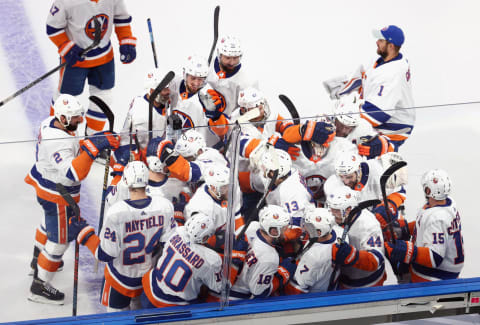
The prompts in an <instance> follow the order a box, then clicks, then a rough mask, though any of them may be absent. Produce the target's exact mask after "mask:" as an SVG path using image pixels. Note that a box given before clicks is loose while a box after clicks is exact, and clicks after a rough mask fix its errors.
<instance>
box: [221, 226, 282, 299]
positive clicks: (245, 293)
mask: <svg viewBox="0 0 480 325" xmlns="http://www.w3.org/2000/svg"><path fill="white" fill-rule="evenodd" d="M259 229H260V223H259V222H257V221H252V222H251V223H250V225H249V227H248V229H247V231H246V232H245V234H246V235H247V238H248V242H249V248H248V252H247V256H246V257H245V262H244V264H243V268H242V271H241V273H240V274H239V275H238V277H237V281H236V282H235V284H234V285H233V286H232V288H231V290H230V299H232V300H238V299H249V298H255V297H268V296H270V294H271V293H272V289H273V278H274V276H275V273H276V272H277V269H278V265H279V256H278V253H277V251H276V250H275V248H274V247H273V246H272V245H270V244H269V243H267V242H266V241H265V239H264V238H263V237H262V235H261V234H260V230H259Z"/></svg>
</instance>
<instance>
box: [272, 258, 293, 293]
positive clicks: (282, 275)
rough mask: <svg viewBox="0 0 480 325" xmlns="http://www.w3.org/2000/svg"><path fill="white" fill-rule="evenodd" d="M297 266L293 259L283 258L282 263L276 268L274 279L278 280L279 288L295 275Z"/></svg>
mask: <svg viewBox="0 0 480 325" xmlns="http://www.w3.org/2000/svg"><path fill="white" fill-rule="evenodd" d="M296 270H297V264H296V263H295V259H294V258H293V257H287V258H284V259H283V261H282V263H280V265H279V266H278V269H277V273H275V277H276V278H277V279H278V280H279V284H280V288H282V287H284V286H285V285H286V284H287V283H288V280H290V278H291V277H292V276H293V275H294V274H295V271H296Z"/></svg>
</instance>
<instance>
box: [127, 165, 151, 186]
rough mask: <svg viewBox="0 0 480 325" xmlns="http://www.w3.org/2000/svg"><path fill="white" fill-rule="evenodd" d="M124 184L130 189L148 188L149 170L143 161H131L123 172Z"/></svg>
mask: <svg viewBox="0 0 480 325" xmlns="http://www.w3.org/2000/svg"><path fill="white" fill-rule="evenodd" d="M123 182H124V183H125V184H126V185H127V187H128V188H141V187H146V186H147V184H148V168H147V166H145V164H144V163H143V162H141V161H131V162H129V163H128V164H127V166H125V169H124V170H123Z"/></svg>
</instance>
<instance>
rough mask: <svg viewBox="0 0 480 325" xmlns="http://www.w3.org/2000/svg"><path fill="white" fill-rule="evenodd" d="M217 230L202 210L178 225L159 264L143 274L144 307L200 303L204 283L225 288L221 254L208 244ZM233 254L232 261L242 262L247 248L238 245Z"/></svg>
mask: <svg viewBox="0 0 480 325" xmlns="http://www.w3.org/2000/svg"><path fill="white" fill-rule="evenodd" d="M214 231H215V226H214V222H213V220H212V218H210V217H209V216H206V215H205V214H203V213H201V212H199V213H197V214H195V215H194V216H193V217H192V218H190V219H189V220H187V222H186V223H185V226H184V227H177V228H176V230H175V232H174V233H173V234H172V235H171V236H170V238H168V240H167V242H166V245H165V247H164V248H163V253H162V256H161V257H160V259H159V260H158V262H157V266H156V267H155V268H153V269H152V270H150V271H149V272H147V273H146V274H145V275H144V277H143V280H142V283H143V289H144V292H145V293H144V295H142V306H143V307H144V308H155V307H157V308H158V307H169V306H184V305H188V304H192V303H195V302H199V299H198V295H199V293H200V289H201V287H202V285H205V286H207V287H208V289H210V290H212V291H214V292H217V293H219V292H220V291H221V289H222V260H221V258H220V255H219V254H217V253H216V252H215V251H213V250H212V249H210V248H208V247H206V246H205V245H204V244H205V243H206V242H207V240H208V238H209V237H210V236H211V235H212V234H213V232H214ZM243 246H244V245H243ZM232 254H233V256H234V258H233V260H232V262H233V263H234V264H241V263H243V260H244V259H245V254H246V251H245V250H243V251H238V250H236V245H234V250H233V252H232ZM172 261H173V262H172ZM233 273H235V275H236V272H233Z"/></svg>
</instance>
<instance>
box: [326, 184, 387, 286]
mask: <svg viewBox="0 0 480 325" xmlns="http://www.w3.org/2000/svg"><path fill="white" fill-rule="evenodd" d="M357 204H358V202H357V198H356V193H355V191H353V190H352V189H350V188H348V187H346V186H343V187H339V188H337V189H335V190H334V191H333V193H331V194H329V195H328V196H327V207H328V208H329V209H330V211H331V213H332V214H333V215H334V216H335V221H336V223H337V224H339V225H341V226H345V224H344V223H345V219H346V217H347V216H348V214H349V213H350V211H351V210H352V209H353V208H354V207H356V206H357ZM348 238H349V243H350V245H347V244H345V243H342V244H340V245H338V244H337V245H335V246H334V247H333V251H332V260H333V261H334V262H335V263H337V264H340V265H341V271H340V278H339V281H340V283H339V284H340V289H351V288H363V287H376V286H381V285H383V282H384V281H385V279H386V278H387V275H386V273H385V259H384V250H383V236H382V229H381V228H380V223H379V222H378V221H377V219H376V218H375V216H374V215H373V214H372V213H371V212H370V211H368V210H366V209H363V210H361V213H360V215H359V216H358V217H357V218H355V219H353V220H352V224H351V225H350V231H349V233H348Z"/></svg>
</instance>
